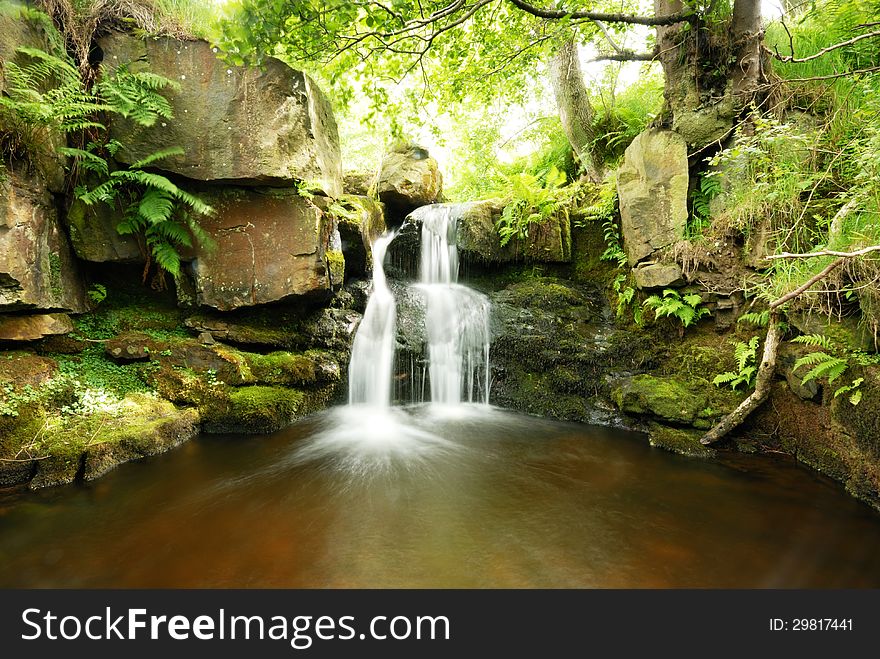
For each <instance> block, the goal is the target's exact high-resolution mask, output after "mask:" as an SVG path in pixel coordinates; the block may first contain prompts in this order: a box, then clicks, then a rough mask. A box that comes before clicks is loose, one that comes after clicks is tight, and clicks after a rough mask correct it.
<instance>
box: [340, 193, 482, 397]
mask: <svg viewBox="0 0 880 659" xmlns="http://www.w3.org/2000/svg"><path fill="white" fill-rule="evenodd" d="M460 209H461V207H460V206H457V205H455V204H436V205H432V206H423V207H422V208H419V209H417V210H416V211H415V212H414V213H413V218H414V219H415V220H416V221H421V224H422V228H421V232H422V235H421V243H422V247H421V263H420V281H419V283H418V284H415V285H414V286H415V289H416V290H418V291H419V292H420V293H421V295H422V296H423V297H424V300H425V329H426V336H427V341H426V344H427V345H426V349H425V356H426V358H427V362H428V368H427V374H428V383H427V384H428V388H429V389H430V392H431V398H430V400H431V402H432V403H438V404H442V405H458V404H459V403H462V402H469V403H483V404H488V403H489V339H490V334H489V300H488V298H487V297H486V296H485V295H483V294H481V293H478V292H477V291H475V290H473V289H470V288H468V287H467V286H462V285H461V284H459V283H458V247H457V245H456V232H457V221H458V217H459V215H460V212H461V211H460ZM394 236H395V234H394V233H386V234H385V235H383V236H382V237H380V238H379V239H377V240H376V242H375V243H374V244H373V292H372V294H371V295H370V299H369V301H368V303H367V308H366V311H365V313H364V318H363V320H362V321H361V324H360V327H359V328H358V331H357V334H356V335H355V338H354V345H353V346H352V355H351V363H350V364H349V370H348V373H349V395H348V400H349V403H350V404H352V405H368V406H370V407H373V408H376V409H380V410H381V409H387V408H388V407H389V406H390V404H391V392H392V382H393V364H394V346H395V334H396V329H397V328H396V312H397V311H396V304H395V301H394V296H393V294H392V292H391V290H390V289H389V287H388V284H387V282H386V280H385V271H384V264H383V261H384V259H385V253H386V251H387V249H388V245H389V244H390V243H391V241H392V240H393V239H394ZM413 391H414V392H417V393H418V392H419V391H420V392H421V393H419V394H418V399H417V400H415V401H414V402H424V400H425V398H424V391H425V386H424V383H423V384H422V386H421V387H415V386H414V387H413Z"/></svg>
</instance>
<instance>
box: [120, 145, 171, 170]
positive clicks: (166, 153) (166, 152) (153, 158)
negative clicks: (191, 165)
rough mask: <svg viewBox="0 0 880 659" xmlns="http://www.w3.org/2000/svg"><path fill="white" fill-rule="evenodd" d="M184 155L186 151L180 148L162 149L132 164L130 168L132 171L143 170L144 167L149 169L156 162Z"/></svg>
mask: <svg viewBox="0 0 880 659" xmlns="http://www.w3.org/2000/svg"><path fill="white" fill-rule="evenodd" d="M183 154H184V150H183V149H182V148H180V147H179V146H173V147H171V148H169V149H161V150H159V151H155V152H153V153H151V154H150V155H148V156H147V157H146V158H142V159H141V160H138V161H137V162H133V163H131V165H129V167H131V169H143V168H144V167H149V166H150V165H152V164H153V163H155V162H158V161H160V160H163V159H165V158H170V157H171V156H182V155H183Z"/></svg>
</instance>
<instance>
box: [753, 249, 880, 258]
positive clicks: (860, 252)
mask: <svg viewBox="0 0 880 659" xmlns="http://www.w3.org/2000/svg"><path fill="white" fill-rule="evenodd" d="M871 252H880V245H871V246H870V247H863V248H862V249H857V250H855V251H854V252H838V251H836V250H833V249H823V250H820V251H818V252H806V253H804V254H792V253H791V252H782V253H781V254H773V255H771V256H765V257H764V258H765V259H766V260H768V261H772V260H773V259H808V258H811V257H813V256H840V257H843V258H845V259H851V258H853V257H854V256H864V255H865V254H870V253H871Z"/></svg>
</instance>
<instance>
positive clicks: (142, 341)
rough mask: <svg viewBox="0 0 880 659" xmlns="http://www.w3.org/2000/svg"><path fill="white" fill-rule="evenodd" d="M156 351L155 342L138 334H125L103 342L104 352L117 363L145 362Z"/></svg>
mask: <svg viewBox="0 0 880 659" xmlns="http://www.w3.org/2000/svg"><path fill="white" fill-rule="evenodd" d="M156 351H157V346H156V341H154V340H153V339H152V338H151V337H149V336H147V335H146V334H141V333H140V332H125V333H123V334H120V335H118V336H115V337H113V338H112V339H109V340H108V341H105V342H104V352H106V353H107V356H108V357H110V358H111V359H113V360H114V361H117V362H124V363H130V362H141V361H147V360H148V359H149V358H150V355H151V354H152V353H153V352H156Z"/></svg>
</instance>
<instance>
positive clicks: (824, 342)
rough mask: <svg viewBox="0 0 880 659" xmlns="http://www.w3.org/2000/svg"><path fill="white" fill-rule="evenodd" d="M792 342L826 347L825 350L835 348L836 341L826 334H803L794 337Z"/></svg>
mask: <svg viewBox="0 0 880 659" xmlns="http://www.w3.org/2000/svg"><path fill="white" fill-rule="evenodd" d="M791 342H792V343H802V344H804V345H807V346H813V347H819V348H825V350H834V342H833V341H832V340H831V339H830V338H828V337H827V336H825V335H824V334H802V335H800V336H796V337H794V338H793V339H792V340H791Z"/></svg>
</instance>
